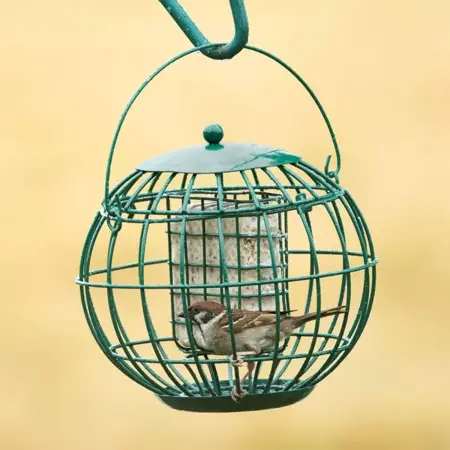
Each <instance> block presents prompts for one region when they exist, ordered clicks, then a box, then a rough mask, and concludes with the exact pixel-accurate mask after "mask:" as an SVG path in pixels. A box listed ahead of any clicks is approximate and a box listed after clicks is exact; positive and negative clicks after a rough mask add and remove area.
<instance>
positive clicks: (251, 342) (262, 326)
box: [178, 301, 347, 401]
mask: <svg viewBox="0 0 450 450" xmlns="http://www.w3.org/2000/svg"><path fill="white" fill-rule="evenodd" d="M290 312H292V311H287V312H280V316H281V317H280V342H282V341H283V340H285V339H286V338H287V337H289V336H290V335H291V334H292V333H293V332H294V331H295V330H296V329H297V328H300V327H301V326H302V325H303V324H305V323H306V322H309V321H311V320H315V319H316V313H315V312H312V313H308V314H305V315H303V316H298V317H292V316H289V315H288V314H289V313H290ZM345 312H347V309H346V307H345V306H338V307H335V308H330V309H326V310H324V311H321V312H320V317H327V316H332V315H334V314H343V313H345ZM231 313H232V318H233V329H234V339H235V344H236V353H237V359H236V360H235V359H233V356H230V362H231V364H232V365H233V366H235V367H242V366H243V364H244V362H243V360H242V357H243V356H249V355H253V356H254V355H259V354H261V353H263V352H267V351H273V350H275V346H276V341H275V335H276V322H277V316H276V312H273V311H248V310H244V309H232V310H231ZM178 317H185V315H184V313H183V312H181V313H180V314H179V315H178ZM187 318H188V319H189V320H191V321H192V323H193V324H194V325H196V327H195V328H197V330H195V329H194V335H197V336H198V337H199V338H200V336H201V341H202V344H201V346H202V347H203V348H204V349H206V350H209V351H212V352H214V353H216V354H218V355H232V353H233V351H232V346H231V338H230V331H229V326H228V313H227V309H226V307H225V306H224V305H222V304H220V303H216V302H210V301H200V302H197V303H194V304H192V305H190V306H189V308H188V310H187ZM196 341H197V339H196ZM254 367H255V363H254V362H247V368H248V370H247V373H246V374H245V376H244V377H243V378H242V379H241V385H242V383H243V382H244V381H245V380H246V379H247V378H248V377H249V376H250V375H251V373H252V372H253V370H254ZM246 394H247V393H246V392H245V391H244V390H242V392H240V393H238V392H236V389H235V388H233V390H232V392H231V397H232V399H233V400H234V401H239V400H240V399H241V398H243V397H244V396H245V395H246Z"/></svg>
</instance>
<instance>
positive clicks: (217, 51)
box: [159, 0, 249, 59]
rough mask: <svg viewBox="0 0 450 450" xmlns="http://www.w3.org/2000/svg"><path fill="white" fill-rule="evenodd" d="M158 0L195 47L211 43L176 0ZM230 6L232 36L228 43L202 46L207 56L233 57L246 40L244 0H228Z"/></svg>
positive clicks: (247, 32) (247, 27) (246, 26)
mask: <svg viewBox="0 0 450 450" xmlns="http://www.w3.org/2000/svg"><path fill="white" fill-rule="evenodd" d="M159 2H160V3H161V5H163V6H164V8H166V10H167V12H168V13H169V14H170V15H171V16H172V18H173V19H174V20H175V22H176V23H177V25H178V26H179V27H180V28H181V30H182V31H183V33H184V34H185V35H186V36H187V37H188V39H189V40H190V41H191V42H192V44H193V45H194V46H195V47H200V46H202V47H203V46H205V45H209V44H211V43H210V42H209V41H208V39H206V37H205V36H204V35H203V34H202V32H201V31H200V30H199V29H198V27H197V25H196V24H195V23H194V22H193V21H192V19H191V18H190V17H189V15H188V14H187V13H186V11H185V10H184V9H183V8H182V6H181V5H180V4H179V3H178V1H177V0H159ZM230 6H231V12H232V13H233V21H234V29H235V34H234V38H233V40H232V41H231V42H230V43H228V44H219V45H213V46H211V47H209V48H202V49H201V50H200V51H201V52H202V53H203V54H204V55H206V56H208V57H209V58H212V59H230V58H233V56H236V55H237V54H238V53H239V52H240V51H241V50H242V49H243V48H244V47H245V45H246V44H247V42H248V35H249V26H248V19H247V12H246V10H245V5H244V0H230Z"/></svg>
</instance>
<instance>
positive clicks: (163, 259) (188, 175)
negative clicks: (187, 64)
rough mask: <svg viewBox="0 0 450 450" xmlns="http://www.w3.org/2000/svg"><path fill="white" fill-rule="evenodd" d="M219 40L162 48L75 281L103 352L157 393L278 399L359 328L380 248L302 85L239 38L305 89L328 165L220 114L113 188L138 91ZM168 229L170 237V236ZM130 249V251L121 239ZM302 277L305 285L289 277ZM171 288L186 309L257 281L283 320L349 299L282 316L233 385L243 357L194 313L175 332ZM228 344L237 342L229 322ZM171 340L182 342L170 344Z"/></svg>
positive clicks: (287, 398)
mask: <svg viewBox="0 0 450 450" xmlns="http://www.w3.org/2000/svg"><path fill="white" fill-rule="evenodd" d="M214 45H215V44H214ZM214 45H213V44H208V45H206V46H203V47H202V48H195V49H192V50H189V51H187V52H184V53H182V54H181V55H179V56H177V57H175V58H173V59H172V60H170V61H169V62H168V63H166V64H165V65H163V66H162V67H161V68H160V69H158V70H157V71H156V72H155V73H154V74H152V75H151V76H150V77H149V78H147V80H145V82H144V83H143V84H142V85H141V87H140V88H139V89H138V91H137V92H136V93H135V94H134V96H133V97H132V99H131V101H130V102H129V103H128V105H127V106H126V108H125V112H124V113H123V114H122V117H121V119H120V121H119V125H118V127H117V129H116V133H115V135H114V138H113V143H112V146H111V149H110V153H109V157H108V163H107V170H106V181H105V199H104V201H103V203H102V209H101V211H100V212H99V213H98V214H97V215H96V216H95V218H94V221H93V224H92V226H91V228H90V230H89V232H88V235H87V238H86V242H85V245H84V248H83V252H82V256H81V262H80V269H79V276H78V278H77V283H78V284H79V287H80V293H81V299H82V305H83V311H84V314H85V316H86V320H87V322H88V324H89V327H90V330H91V332H92V334H93V336H94V338H95V340H96V342H97V343H98V345H99V346H100V348H101V349H102V351H103V353H104V354H105V355H106V357H107V358H108V359H109V360H110V361H111V362H112V363H113V364H114V365H115V366H116V367H117V368H118V369H119V370H121V371H122V372H123V373H124V374H126V375H127V376H128V377H130V378H131V379H132V380H134V381H135V382H136V383H139V384H140V385H142V386H144V387H145V388H147V389H149V390H150V391H152V392H154V393H155V394H156V395H157V396H158V397H159V398H160V399H161V401H163V402H164V403H165V404H167V405H169V406H171V407H172V408H175V409H180V410H186V411H198V412H238V411H254V410H261V409H268V408H276V407H282V406H287V405H290V404H293V403H295V402H297V401H299V400H301V399H303V398H305V397H306V396H307V395H309V393H310V392H311V391H312V390H313V389H314V388H315V387H316V386H317V384H318V383H320V382H321V381H322V380H324V379H325V378H326V377H327V376H328V375H330V374H331V373H332V372H333V371H334V370H335V369H336V368H337V367H338V366H339V365H340V364H341V362H342V361H343V360H344V359H345V358H346V357H347V356H348V354H349V353H350V352H351V350H352V349H353V348H354V346H355V345H356V343H357V342H358V340H359V339H360V337H361V335H362V333H363V330H364V328H365V326H366V324H367V320H368V318H369V315H370V312H371V308H372V304H373V300H374V295H375V284H376V268H375V266H376V264H377V262H378V259H377V258H376V255H375V251H374V246H373V242H372V238H371V236H370V232H369V229H368V226H367V224H366V222H365V220H364V218H363V215H362V213H361V211H360V210H359V208H358V206H357V204H356V203H355V201H354V199H353V197H352V196H351V195H350V194H349V193H348V191H346V190H345V189H344V188H343V187H342V186H341V185H340V184H339V177H338V175H339V170H340V164H341V159H340V153H339V148H338V145H337V141H336V138H335V135H334V132H333V129H332V128H331V124H330V122H329V120H328V118H327V116H326V114H325V111H324V109H323V108H322V106H321V104H320V103H319V100H318V99H317V97H316V96H315V94H314V93H313V92H312V90H311V89H310V88H309V86H308V85H307V84H306V83H305V81H304V80H303V79H302V78H301V77H300V76H299V75H298V74H297V73H296V72H294V71H293V70H292V69H291V68H290V67H289V66H287V65H286V64H285V63H283V62H282V61H280V60H279V59H278V58H276V57H274V56H273V55H270V54H268V53H267V52H265V51H264V50H261V49H257V48H254V47H246V48H247V49H249V50H250V51H254V52H257V53H259V54H262V55H264V56H268V57H269V58H270V59H271V60H273V61H275V62H276V63H278V64H280V65H281V66H282V67H284V68H286V69H287V70H288V71H289V72H290V73H291V74H292V75H293V76H294V77H295V78H296V79H297V80H298V81H299V82H300V83H301V84H302V85H303V86H304V87H305V88H306V90H307V91H308V92H309V94H310V95H311V98H312V99H313V101H314V102H315V104H316V105H317V107H318V108H319V110H320V112H321V114H322V117H323V119H324V121H325V123H326V126H327V129H328V131H329V133H330V135H331V138H332V143H333V146H334V149H335V152H336V168H335V170H333V171H332V170H330V168H329V166H330V157H327V158H326V162H325V170H324V171H321V170H319V169H317V168H316V167H314V166H312V165H310V164H309V163H307V162H306V161H304V160H303V159H301V158H300V157H299V156H297V155H295V154H291V153H287V152H284V151H281V150H279V149H273V148H270V147H264V146H260V145H253V144H233V143H231V144H230V143H223V142H222V139H223V135H224V132H223V129H222V127H220V126H219V125H216V124H215V125H210V126H208V127H207V128H206V129H205V130H204V133H203V135H204V138H205V140H206V143H205V144H203V145H197V146H193V147H187V148H184V149H180V150H175V151H172V152H170V153H167V154H165V155H161V156H159V157H156V158H152V159H150V160H148V161H146V162H144V163H142V164H141V165H139V166H138V168H137V169H136V170H134V171H133V172H132V173H131V174H130V175H128V176H127V177H126V178H124V179H123V180H122V181H121V182H119V183H118V185H117V186H116V187H115V188H113V189H112V190H110V175H111V166H112V161H113V155H114V152H115V149H116V144H117V140H118V137H119V134H120V131H121V129H122V125H123V123H124V121H125V118H126V117H127V114H128V112H129V110H130V109H131V107H132V105H133V104H134V102H135V100H136V99H137V97H138V96H139V95H140V93H141V92H142V91H143V89H144V88H145V87H146V86H147V85H148V84H149V83H150V81H152V80H153V79H154V78H155V77H156V76H157V75H158V74H159V73H161V72H162V71H163V70H164V69H165V68H167V67H169V66H170V65H171V64H173V63H174V62H176V61H178V60H179V59H181V58H183V57H185V56H187V55H189V54H191V53H194V52H196V51H199V50H201V49H203V50H204V49H206V48H212V47H214ZM270 155H271V156H270ZM226 172H234V173H235V174H236V176H235V177H234V178H233V183H230V182H229V181H227V180H228V178H227V175H225V173H226ZM211 174H214V176H211ZM236 180H237V181H236ZM193 206H195V208H192V207H193ZM272 216H273V217H275V218H276V223H277V227H278V231H276V232H274V231H273V229H272V228H271V225H270V218H271V217H272ZM248 217H253V218H255V219H256V223H257V226H256V229H254V230H250V231H246V230H243V229H240V226H239V223H240V220H241V219H243V218H248ZM212 219H213V220H215V223H216V226H217V228H216V229H215V230H214V231H213V232H212V231H211V227H210V224H211V222H208V221H211V220H212ZM230 219H231V220H232V221H233V222H232V223H234V226H233V227H232V229H230V228H229V227H228V228H226V227H225V224H226V223H229V222H227V221H229V220H230ZM193 221H196V223H197V224H200V225H199V226H197V228H195V230H194V229H191V228H192V227H190V224H191V223H192V222H193ZM319 221H320V224H319ZM324 221H326V222H328V226H329V228H328V229H329V234H333V235H334V236H335V244H334V246H332V247H330V246H329V244H328V246H326V247H325V246H323V244H322V243H321V239H320V236H319V237H317V236H316V234H317V233H315V232H314V230H315V228H316V227H318V226H319V225H320V227H322V225H323V222H324ZM208 224H209V226H208ZM136 227H138V228H139V230H140V233H139V237H138V239H137V240H138V242H137V247H136V249H137V251H136V254H135V256H134V257H133V258H132V260H131V261H129V260H128V261H121V260H120V259H118V258H119V256H118V255H120V254H121V253H120V252H119V250H118V249H119V248H120V247H121V242H122V240H121V236H122V233H123V230H124V229H129V228H134V229H135V228H136ZM161 227H163V229H164V232H165V235H166V236H167V246H166V252H165V255H160V254H158V256H157V257H156V256H155V255H152V254H148V252H149V248H150V247H149V243H150V242H151V241H152V239H155V237H154V236H155V234H156V233H157V232H158V230H160V231H161ZM288 227H289V228H288ZM274 233H275V234H274ZM293 233H294V234H293ZM295 235H303V237H304V239H303V243H302V244H301V245H299V244H294V243H295V242H296V241H295V239H294V238H293V237H292V236H294V237H295ZM159 236H160V235H159ZM105 237H106V241H107V242H108V244H107V247H106V248H105V249H104V252H105V253H106V258H104V261H105V263H104V266H100V267H96V266H94V263H93V261H94V259H93V254H94V253H95V252H98V246H100V245H101V242H102V241H104V239H105ZM194 238H195V239H198V241H199V242H201V243H202V254H203V257H202V258H203V259H202V260H201V262H198V261H195V260H191V257H190V254H189V251H188V245H189V240H191V239H194ZM255 238H256V246H255V250H254V251H255V254H256V263H252V264H245V263H243V262H242V259H241V255H242V254H243V245H244V243H245V242H246V241H248V240H251V239H255ZM172 239H175V240H178V242H179V248H178V249H177V248H175V247H174V246H173V243H172ZM210 239H216V240H217V245H218V247H217V249H216V251H217V253H218V260H217V262H215V263H212V262H207V257H206V252H207V248H208V245H211V244H210V243H209V242H210ZM263 240H265V241H266V242H267V243H268V244H267V245H268V246H269V248H268V250H269V254H270V260H265V261H263V260H262V254H263V250H262V241H263ZM276 240H279V246H278V247H276V246H275V241H276ZM230 242H234V246H235V248H236V260H230V257H229V253H228V251H227V248H229V245H230ZM122 245H123V244H122ZM160 245H161V244H160ZM125 254H129V249H127V251H126V252H125ZM97 260H98V258H97ZM330 260H332V261H333V264H332V268H330V267H331V266H330V264H328V263H329V261H330ZM158 268H159V269H158ZM190 268H191V269H192V268H194V269H195V270H198V273H199V274H200V275H199V276H200V279H201V280H200V281H196V282H193V281H192V280H191V279H190V276H189V274H190V272H189V269H190ZM153 270H155V272H152V271H153ZM161 270H165V271H167V272H168V275H167V278H168V282H167V281H164V282H162V281H161V280H160V278H159V276H155V275H154V273H160V271H161ZM212 270H216V271H219V273H220V280H219V281H217V282H214V283H211V282H208V273H210V271H212ZM233 270H235V271H236V270H237V277H236V278H234V279H233V278H231V277H230V273H231V271H233ZM249 271H253V272H249ZM123 273H133V274H135V275H134V278H133V280H135V281H131V282H123V281H121V280H120V278H121V279H122V280H123V277H122V276H121V275H122V274H123ZM248 273H255V274H256V275H255V277H254V279H250V280H249V279H248ZM267 273H270V276H268V275H267ZM152 274H153V275H152ZM174 274H177V277H176V278H177V280H176V279H175V278H174ZM327 283H331V284H330V285H329V284H327ZM268 285H269V286H273V293H270V294H268V293H267V292H266V291H265V290H264V289H265V288H266V287H267V286H268ZM298 286H299V287H302V289H300V290H296V288H297V287H298ZM329 286H337V290H336V291H335V292H334V294H330V292H332V291H333V290H332V289H331V288H330V287H329ZM249 288H254V289H255V290H256V292H257V294H253V293H249V291H248V289H249ZM124 291H125V292H128V293H130V295H131V294H133V293H135V294H137V295H138V297H139V302H140V307H141V310H142V316H143V323H144V326H145V333H144V335H142V336H140V337H139V338H138V339H136V338H135V337H133V338H131V336H135V333H134V332H132V331H131V330H127V327H126V324H125V322H124V321H123V319H122V318H121V308H123V303H121V302H120V301H119V299H118V297H120V295H121V292H124ZM271 292H272V291H271ZM298 292H301V293H302V294H299V293H298ZM177 295H178V296H180V298H181V303H182V308H183V311H184V312H185V313H186V311H187V308H188V306H189V305H190V304H191V302H192V298H193V297H194V296H196V297H199V296H200V297H201V298H203V299H207V298H214V299H215V300H216V301H219V302H221V303H222V304H224V305H225V306H226V307H227V313H228V314H229V315H231V306H232V304H233V303H236V304H237V305H238V306H241V305H243V304H244V302H245V301H246V300H247V299H248V298H250V297H251V298H253V297H255V295H257V302H256V307H257V308H258V309H260V310H263V306H264V301H265V300H266V299H267V298H269V297H270V298H273V302H274V310H275V312H276V313H277V316H276V317H277V323H278V325H279V321H280V313H281V312H284V311H289V310H291V309H297V310H298V313H299V314H300V313H307V312H311V311H320V310H321V309H323V308H325V307H328V306H331V305H333V306H340V305H345V306H347V308H348V311H349V312H348V313H347V314H345V315H344V316H342V317H340V318H338V317H333V318H332V319H331V320H330V321H329V322H324V321H323V320H320V318H319V316H317V318H316V321H315V322H313V324H312V326H311V327H309V328H306V327H305V326H303V327H302V328H300V329H299V330H297V332H295V333H294V334H293V335H292V336H291V337H290V338H289V339H288V340H287V341H286V342H282V341H281V340H280V332H279V326H277V328H276V335H275V341H276V342H277V345H276V346H275V350H274V351H273V352H271V353H264V354H261V355H257V356H254V357H248V358H246V360H247V361H254V362H256V370H255V372H254V375H253V377H251V378H250V379H248V380H247V381H245V383H244V385H243V386H241V385H240V382H239V375H240V374H239V371H240V370H239V369H237V368H233V367H231V365H230V364H229V360H228V358H227V355H223V356H217V355H211V354H210V353H208V352H206V351H204V350H203V349H201V348H200V347H198V346H197V345H196V342H195V338H194V333H193V329H192V324H191V323H190V322H189V321H188V322H187V323H186V329H187V337H188V342H189V347H185V346H184V345H181V343H180V342H179V341H178V340H177V339H176V327H177V325H179V324H181V323H182V322H181V321H180V319H179V318H178V317H177V315H176V314H175V297H176V296H177ZM330 296H331V298H330ZM164 298H165V299H166V300H164ZM105 299H106V306H107V309H108V312H109V316H108V317H106V318H105V316H102V315H101V314H99V307H100V304H101V303H102V302H104V301H105ZM161 301H167V302H170V313H169V315H168V316H167V317H166V318H165V320H166V321H167V322H166V323H170V324H171V325H170V329H171V331H170V333H169V334H168V335H161V334H160V333H158V331H157V330H158V329H160V324H159V321H157V320H156V319H155V313H154V308H155V304H156V303H158V302H161ZM102 307H104V303H102ZM232 347H233V355H234V356H236V346H235V340H234V333H233V332H232ZM169 348H172V349H173V348H175V349H178V352H177V355H176V356H174V354H173V351H172V350H171V351H169ZM224 366H226V368H227V369H226V370H225V371H224V370H222V369H223V368H224ZM234 386H236V388H237V389H238V390H241V389H246V390H247V391H248V392H249V395H248V396H247V397H245V398H244V399H243V400H242V401H241V402H240V403H235V402H233V401H232V400H231V399H230V392H231V389H232V388H233V387H234Z"/></svg>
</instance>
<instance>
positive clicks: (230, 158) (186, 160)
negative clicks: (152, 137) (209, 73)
mask: <svg viewBox="0 0 450 450" xmlns="http://www.w3.org/2000/svg"><path fill="white" fill-rule="evenodd" d="M219 129H220V130H222V127H220V125H210V126H209V127H207V128H206V129H205V131H204V132H203V134H204V135H205V138H206V139H207V142H206V143H205V144H200V145H193V146H190V147H185V148H182V149H178V150H173V151H171V152H168V153H163V154H162V155H158V156H155V157H154V158H151V159H148V160H147V161H144V162H143V163H142V164H140V165H139V166H137V169H138V170H142V171H144V172H174V173H196V174H200V173H225V172H236V171H238V170H251V169H257V168H262V167H272V166H281V165H283V164H291V163H295V162H297V161H299V160H300V158H299V157H298V156H297V155H294V154H292V153H288V152H286V151H284V150H281V149H274V148H272V147H267V146H263V145H257V144H245V143H225V142H224V143H221V139H222V137H221V136H223V132H222V133H220V132H218V131H217V130H219Z"/></svg>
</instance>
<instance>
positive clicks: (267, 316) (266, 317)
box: [218, 309, 284, 334]
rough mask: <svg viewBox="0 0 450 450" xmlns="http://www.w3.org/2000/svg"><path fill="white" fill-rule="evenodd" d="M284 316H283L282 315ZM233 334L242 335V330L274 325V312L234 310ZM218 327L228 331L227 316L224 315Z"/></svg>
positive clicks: (275, 319)
mask: <svg viewBox="0 0 450 450" xmlns="http://www.w3.org/2000/svg"><path fill="white" fill-rule="evenodd" d="M283 315H284V314H283ZM232 318H233V329H234V333H235V334H238V333H242V332H243V331H244V330H249V329H251V328H256V327H261V326H264V325H272V324H274V323H276V321H277V316H276V315H275V313H274V312H265V311H264V312H259V311H245V310H240V309H235V310H233V311H232ZM218 325H219V327H220V328H222V329H224V330H227V329H228V315H227V314H225V315H224V316H223V317H222V319H221V320H220V321H219V323H218Z"/></svg>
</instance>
